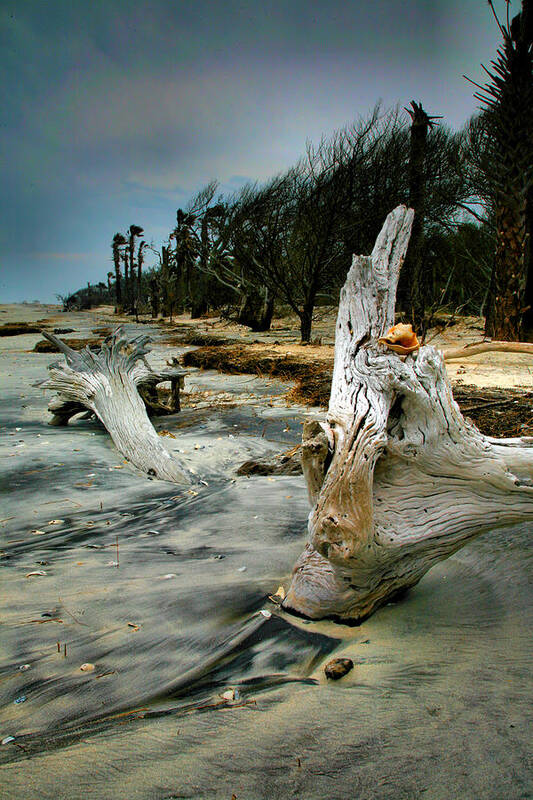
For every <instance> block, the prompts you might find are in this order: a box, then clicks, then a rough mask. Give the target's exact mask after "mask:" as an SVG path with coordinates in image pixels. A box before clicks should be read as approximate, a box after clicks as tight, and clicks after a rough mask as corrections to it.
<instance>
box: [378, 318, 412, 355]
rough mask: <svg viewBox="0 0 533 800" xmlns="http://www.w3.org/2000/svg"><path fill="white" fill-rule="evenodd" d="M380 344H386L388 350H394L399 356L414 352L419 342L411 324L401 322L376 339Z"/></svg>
mask: <svg viewBox="0 0 533 800" xmlns="http://www.w3.org/2000/svg"><path fill="white" fill-rule="evenodd" d="M378 341H379V343H380V344H384V345H386V346H387V347H388V348H389V350H394V352H395V353H399V355H401V356H406V355H407V354H408V353H414V351H415V350H418V348H419V347H420V342H419V341H418V339H417V338H416V333H415V332H414V330H413V326H412V325H411V324H408V325H406V324H404V323H403V322H400V323H398V325H393V326H392V328H390V329H389V330H388V331H387V333H386V334H385V336H383V337H382V338H381V339H379V340H378Z"/></svg>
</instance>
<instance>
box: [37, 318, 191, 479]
mask: <svg viewBox="0 0 533 800" xmlns="http://www.w3.org/2000/svg"><path fill="white" fill-rule="evenodd" d="M43 335H44V336H46V338H47V339H50V341H53V342H54V344H56V345H57V346H58V347H59V349H60V350H61V352H62V353H63V354H64V356H65V359H66V363H65V364H62V363H59V362H57V363H54V364H51V365H50V366H49V368H48V369H49V372H50V377H49V379H48V380H47V381H45V382H44V383H43V384H42V388H45V389H52V390H55V391H56V392H58V395H59V397H58V398H54V400H52V401H51V403H50V405H49V409H50V410H51V411H52V413H53V414H54V418H53V420H52V424H56V425H58V424H59V425H65V424H67V423H68V420H69V418H70V417H72V416H73V415H74V414H77V413H79V412H80V411H87V413H89V414H90V413H94V414H95V415H96V416H97V417H98V418H99V419H100V420H101V422H102V423H103V425H104V426H105V427H106V428H107V430H108V431H109V433H110V435H111V438H112V439H113V442H114V443H115V446H116V448H117V450H119V452H120V453H122V454H123V455H124V456H125V457H126V458H127V459H128V460H129V461H131V462H132V464H134V465H135V466H136V467H138V468H139V469H141V470H142V471H143V472H146V473H148V474H149V475H152V476H154V477H157V478H160V479H161V480H168V481H171V482H172V483H184V484H188V483H190V479H189V477H188V475H187V473H186V470H185V468H184V467H183V466H181V465H180V464H179V463H178V462H177V461H176V460H175V459H174V458H173V457H172V456H171V454H170V453H169V452H168V450H166V448H165V447H164V446H163V444H162V443H161V440H160V438H159V437H158V435H157V433H156V431H155V430H154V427H153V425H152V423H151V422H150V420H149V418H148V414H147V411H146V407H147V406H148V407H150V408H151V409H152V410H158V408H163V409H164V410H166V411H167V412H168V411H171V410H178V409H176V408H174V409H171V408H169V407H165V406H162V405H161V404H160V403H158V401H157V398H156V396H154V389H155V386H156V385H157V384H158V383H161V382H162V381H165V380H169V381H171V384H172V391H171V404H172V403H173V404H174V406H175V405H176V404H179V386H180V382H181V381H182V374H183V373H182V371H181V370H176V369H171V370H169V371H168V373H165V372H162V373H154V372H153V371H152V369H151V367H150V366H149V364H148V362H147V361H146V358H145V356H146V354H147V353H148V352H149V349H148V347H147V344H148V342H149V341H150V337H149V336H139V337H137V338H136V339H133V340H132V341H128V340H127V339H126V338H125V337H124V336H123V334H122V331H121V330H120V329H117V331H116V332H115V334H114V335H113V336H111V337H109V339H107V340H106V341H105V342H104V343H103V345H102V348H101V349H100V350H99V351H98V352H94V351H92V350H90V349H89V348H85V350H82V351H80V352H76V351H75V350H72V349H71V348H70V347H68V345H66V344H65V343H64V342H62V341H61V340H60V339H58V338H57V337H56V336H53V335H52V334H49V333H45V332H44V331H43ZM140 392H141V393H140ZM141 394H142V396H141Z"/></svg>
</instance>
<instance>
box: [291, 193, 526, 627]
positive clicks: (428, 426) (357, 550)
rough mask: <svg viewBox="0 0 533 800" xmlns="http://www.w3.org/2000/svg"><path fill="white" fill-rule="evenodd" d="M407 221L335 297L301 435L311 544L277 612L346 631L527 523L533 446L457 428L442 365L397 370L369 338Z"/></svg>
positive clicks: (384, 325) (422, 355) (421, 360)
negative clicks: (315, 409) (318, 397)
mask: <svg viewBox="0 0 533 800" xmlns="http://www.w3.org/2000/svg"><path fill="white" fill-rule="evenodd" d="M412 218H413V212H412V211H411V210H408V209H406V208H405V207H403V206H400V207H399V208H397V209H395V211H393V212H392V213H391V214H389V216H388V217H387V220H386V222H385V225H384V227H383V229H382V231H381V233H380V235H379V237H378V239H377V241H376V244H375V247H374V250H373V252H372V255H371V256H357V257H354V260H353V264H352V267H351V269H350V272H349V273H348V277H347V279H346V283H345V285H344V288H343V290H342V293H341V300H340V306H339V314H338V319H337V328H336V342H335V364H334V369H333V382H332V389H331V399H330V403H329V410H328V414H327V420H326V422H325V423H324V424H322V425H321V429H319V428H318V427H317V425H316V423H315V424H314V426H313V424H311V425H310V426H309V427H308V429H307V430H304V441H303V455H302V463H303V467H304V474H305V477H306V480H307V485H308V490H309V495H310V498H311V499H312V501H314V502H315V505H314V508H313V510H312V511H311V514H310V516H309V543H308V544H307V547H306V548H305V550H304V552H303V553H302V555H301V557H300V558H299V560H298V561H297V563H296V565H295V568H294V571H293V575H292V580H291V584H290V587H289V590H288V592H287V595H286V598H285V600H284V601H283V607H284V608H285V609H287V610H290V611H293V612H296V613H298V614H301V615H303V616H306V617H310V618H313V619H318V618H324V617H333V618H339V619H342V620H345V621H358V620H361V619H363V618H364V617H366V616H368V614H370V613H371V612H372V611H374V610H375V609H376V608H377V607H378V606H380V605H382V604H383V603H385V602H387V601H388V600H389V599H390V598H392V597H394V596H395V595H398V594H399V593H401V592H403V591H404V590H406V589H408V588H409V587H411V586H413V585H414V584H416V583H417V582H418V581H419V580H420V579H421V578H422V576H423V575H424V574H425V573H426V572H427V571H428V570H429V569H430V568H431V567H432V566H433V565H434V564H435V563H437V562H439V561H441V560H442V559H445V558H447V557H448V556H450V555H451V554H452V553H454V552H455V551H456V550H458V549H459V548H460V547H462V546H463V545H464V544H466V542H468V541H469V540H470V539H472V538H473V537H474V536H477V535H478V534H480V533H482V532H484V531H490V530H492V529H494V528H496V527H501V526H503V525H509V524H511V523H515V522H518V521H519V520H524V519H533V444H532V443H531V442H527V441H526V440H502V441H498V440H494V439H489V438H487V437H485V436H483V435H482V434H481V433H480V432H479V431H478V430H477V428H476V427H475V426H474V425H473V424H472V423H470V422H468V421H467V420H465V419H463V417H462V415H461V413H460V411H459V407H458V406H457V404H456V403H455V401H454V400H453V396H452V390H451V387H450V384H449V381H448V378H447V375H446V369H445V366H444V361H443V358H442V355H441V354H440V353H439V352H438V351H437V350H435V349H434V348H433V347H422V348H421V349H420V350H419V351H418V352H417V353H413V354H412V355H408V356H407V357H405V358H402V357H400V356H398V355H397V354H396V353H393V352H391V351H390V350H387V349H386V347H385V346H384V345H381V344H379V343H378V339H379V338H380V337H382V336H383V335H384V334H385V332H386V331H387V330H388V329H389V328H390V327H391V326H392V325H393V324H394V305H395V296H396V286H397V282H398V276H399V271H400V267H401V263H402V261H403V258H404V256H405V253H406V250H407V245H408V242H409V235H410V230H411V224H412Z"/></svg>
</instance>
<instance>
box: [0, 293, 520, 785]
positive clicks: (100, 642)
mask: <svg viewBox="0 0 533 800" xmlns="http://www.w3.org/2000/svg"><path fill="white" fill-rule="evenodd" d="M111 311H112V310H111V309H107V308H104V309H98V310H93V311H92V312H84V313H81V312H79V313H78V312H72V313H68V314H64V313H62V312H60V310H59V308H58V307H53V306H40V305H31V304H30V305H26V304H24V305H18V306H5V305H4V306H0V324H2V323H7V322H14V321H19V322H28V323H31V324H34V323H35V324H37V325H43V326H46V329H47V330H54V329H59V328H72V329H73V332H71V333H68V334H64V335H65V336H72V337H78V338H89V337H92V336H94V335H95V334H94V330H95V329H98V328H100V327H105V326H110V325H111V326H114V325H115V324H116V322H117V320H116V317H114V316H113V315H112V313H111ZM124 325H125V328H126V331H127V333H128V334H130V335H135V334H138V333H139V332H147V333H150V334H151V335H152V337H153V351H152V353H150V355H149V357H148V358H149V361H150V363H151V364H152V365H153V366H154V367H158V366H162V365H164V364H165V362H166V361H167V360H168V359H169V358H173V357H178V358H180V357H182V356H183V354H184V353H185V352H187V351H190V350H192V349H193V348H194V345H189V344H181V345H180V344H169V341H168V340H169V338H171V337H172V336H176V335H180V336H182V335H183V334H184V333H186V330H187V328H190V327H191V325H192V323H191V322H190V321H187V320H186V319H185V318H177V319H175V320H174V326H173V327H171V326H170V325H168V324H166V325H161V324H160V325H158V326H156V325H154V324H152V323H150V321H149V320H146V321H145V322H144V324H141V323H139V324H137V323H135V322H132V321H131V319H128V320H124ZM476 325H478V327H476ZM194 330H195V331H196V332H202V333H204V334H205V335H209V336H214V335H219V336H224V337H226V338H228V339H230V340H232V341H233V342H240V343H244V344H246V345H247V346H251V347H255V348H257V349H259V350H260V349H261V348H263V349H264V348H265V347H269V348H274V349H276V350H277V351H278V352H280V353H282V354H283V353H288V354H290V355H294V354H296V355H298V356H299V357H302V358H303V357H304V356H305V358H306V359H308V360H310V361H313V362H315V363H321V361H324V363H326V362H328V360H330V359H331V357H332V343H333V334H334V315H333V314H332V313H329V312H326V311H324V313H323V314H319V315H318V319H317V323H316V329H315V332H314V337H315V339H316V340H319V342H320V343H318V341H317V343H316V344H315V345H310V346H306V347H302V346H301V345H300V344H299V342H298V337H297V333H296V330H295V328H294V324H293V321H292V320H290V319H281V320H276V323H275V326H274V328H273V330H272V331H271V332H269V333H268V334H251V333H250V332H249V331H246V330H245V329H241V328H239V326H235V325H229V324H228V323H227V322H225V321H224V320H220V319H215V318H210V319H205V320H200V321H195V322H194ZM435 333H436V332H435ZM477 338H481V331H480V330H479V322H476V320H474V319H469V320H461V321H460V322H458V323H457V324H456V325H453V326H450V327H448V328H445V329H444V330H443V331H442V332H441V333H439V334H438V335H435V338H434V340H433V341H431V344H435V345H436V346H438V347H444V346H454V345H458V344H461V343H466V342H468V341H473V340H475V339H477ZM40 339H41V336H40V334H39V333H27V334H24V335H18V336H5V337H0V360H1V364H2V391H1V395H0V414H1V422H0V426H1V430H0V433H1V444H0V452H1V454H2V514H1V520H0V556H1V560H0V568H1V585H2V593H1V597H2V599H1V614H0V616H1V628H0V740H2V742H3V744H2V745H1V746H0V796H1V797H5V798H19V797H20V798H30V799H31V798H54V800H57V798H73V799H74V800H76V799H77V798H80V800H81V798H87V797H94V798H109V799H110V800H111V798H122V797H124V798H126V797H127V798H146V800H148V799H152V798H161V799H163V798H166V800H171V798H178V797H188V798H189V797H190V798H226V799H227V800H231V798H232V797H235V798H236V800H245V799H246V800H250V799H252V800H255V798H258V799H259V798H261V799H263V798H264V800H270V799H271V798H274V797H287V798H299V799H300V798H317V799H318V798H326V797H327V798H332V799H334V800H344V799H345V798H346V800H347V798H352V797H357V798H361V799H364V800H389V798H391V797H394V798H398V800H415V799H418V798H424V800H428V798H431V800H441V799H442V800H445V799H447V798H451V797H465V798H467V797H468V798H470V797H471V798H479V799H480V800H482V799H484V798H486V799H487V800H498V799H499V798H502V799H503V798H506V799H509V800H519V799H520V800H521V799H522V798H527V797H530V796H531V795H532V793H533V781H532V778H531V747H530V743H531V738H532V733H533V731H532V728H531V713H530V698H531V693H532V689H533V673H532V668H531V664H532V655H533V653H532V644H531V642H532V634H533V603H532V599H533V597H532V588H531V568H532V566H533V543H532V539H531V526H528V525H521V526H517V527H514V528H510V529H506V530H503V531H498V532H497V533H488V534H485V535H483V536H482V537H480V538H479V539H477V540H475V541H473V542H472V543H471V544H469V545H467V546H466V547H464V548H463V549H462V550H460V551H459V552H458V553H456V554H455V555H454V556H452V557H451V558H450V559H448V560H447V561H445V562H443V563H442V564H440V565H439V566H438V567H435V568H434V569H432V570H431V571H430V572H429V573H428V574H427V575H426V577H425V578H424V579H423V580H422V581H421V582H420V583H419V584H418V585H417V586H416V587H415V588H414V589H413V590H411V592H410V593H409V594H408V596H407V597H406V598H405V599H404V600H402V601H401V602H398V603H394V604H389V605H387V606H385V607H384V608H382V609H380V610H379V611H378V612H377V613H376V614H374V615H373V616H372V617H370V618H369V619H368V620H366V621H365V622H363V623H362V624H361V625H359V626H357V627H348V626H346V625H339V624H335V623H333V622H317V623H314V622H313V623H311V622H306V621H305V620H301V619H297V618H294V617H292V616H290V615H288V614H286V613H284V612H282V611H280V609H279V608H278V606H277V605H276V604H275V603H273V602H272V601H271V600H269V595H273V594H274V592H275V591H276V589H277V588H278V586H280V585H285V586H286V585H287V582H288V578H289V576H290V572H291V569H292V566H293V564H294V561H295V559H296V557H297V556H298V555H299V553H300V552H301V549H302V545H303V543H304V541H305V537H306V520H307V516H308V514H309V510H310V509H309V503H308V499H307V492H306V489H305V484H304V480H303V478H302V476H301V475H270V476H266V475H265V476H253V477H245V476H238V475H237V474H236V470H237V469H238V467H239V466H240V465H241V464H242V463H243V462H245V461H247V460H250V459H269V458H274V457H275V455H276V454H278V453H280V452H282V451H286V450H289V449H291V448H294V447H295V446H296V445H297V444H298V443H299V441H300V439H301V428H302V425H303V422H304V421H305V420H307V419H310V418H317V419H320V418H321V416H323V414H324V411H323V409H321V408H318V407H309V406H306V405H304V404H303V403H295V402H292V401H291V400H290V398H288V394H289V393H290V392H291V390H292V388H293V384H292V383H291V382H290V381H287V380H283V379H281V378H276V377H271V376H268V375H264V376H263V377H259V376H257V375H249V374H248V375H238V374H232V375H227V374H221V373H219V372H217V371H215V370H199V369H195V368H191V369H190V370H189V371H188V374H187V376H186V381H185V389H184V393H183V397H182V399H183V405H182V411H181V412H180V413H179V414H174V415H171V416H167V417H159V418H157V417H156V418H154V420H153V422H154V426H155V428H156V430H157V431H158V432H160V433H161V434H162V439H163V440H164V443H165V445H166V446H167V448H168V449H169V450H170V451H171V452H176V453H179V457H180V458H181V459H183V460H184V462H185V463H186V465H187V467H188V468H189V469H190V470H191V471H192V474H193V475H195V477H196V479H197V480H196V482H195V485H194V487H192V488H191V489H187V488H183V487H176V486H175V485H172V484H169V483H165V482H162V481H157V480H151V479H150V478H149V477H147V476H146V475H144V474H142V473H140V472H139V471H138V470H136V469H135V468H134V467H132V466H131V464H128V463H125V462H124V459H123V458H122V457H121V456H120V454H119V453H118V452H117V451H116V450H115V449H114V447H113V444H112V442H111V439H110V437H109V435H108V434H107V432H106V431H105V430H104V429H103V428H102V427H101V426H100V425H98V424H97V422H95V421H94V420H81V421H80V420H76V421H74V422H72V423H71V424H70V425H69V426H68V427H63V428H62V427H59V428H57V427H50V426H49V424H48V422H49V418H50V414H49V412H48V411H47V403H48V400H49V399H50V397H49V395H50V393H49V392H48V393H47V392H45V391H43V390H42V389H40V388H38V387H36V386H35V384H36V383H37V382H38V381H40V380H43V379H45V378H46V372H47V370H46V368H47V365H48V364H50V363H51V362H52V361H54V360H58V359H59V356H58V355H57V354H51V353H39V352H33V348H34V346H35V344H36V342H37V341H39V340H40ZM254 342H256V343H255V344H254ZM276 343H277V344H276ZM532 369H533V361H532V359H531V358H530V357H529V356H524V355H514V354H513V355H511V356H510V355H507V354H501V353H491V354H484V355H480V356H475V357H472V358H469V359H465V360H464V361H457V362H453V363H451V364H450V365H449V374H450V378H451V379H452V380H454V381H462V382H463V383H464V385H469V386H475V387H477V388H480V389H484V388H486V389H491V388H492V389H495V388H497V389H503V390H507V389H512V388H521V389H525V390H530V389H531V375H532ZM455 385H456V387H457V388H458V390H459V389H460V387H461V383H456V384H455ZM502 413H503V414H505V408H504V409H503V410H502ZM524 424H529V420H528V419H526V418H524ZM333 656H339V657H349V658H351V659H352V660H353V662H354V665H355V666H354V669H353V670H352V671H351V672H350V673H349V674H348V675H347V676H346V677H345V678H343V679H342V680H341V681H339V682H337V683H334V682H331V681H330V682H328V681H327V679H326V677H325V676H324V665H325V663H326V662H327V661H328V660H329V659H330V658H331V657H333ZM82 665H84V666H85V665H89V668H87V669H81V667H82Z"/></svg>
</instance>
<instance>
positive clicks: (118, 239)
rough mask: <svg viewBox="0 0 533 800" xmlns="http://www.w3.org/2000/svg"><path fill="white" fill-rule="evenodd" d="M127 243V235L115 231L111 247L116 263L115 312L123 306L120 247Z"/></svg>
mask: <svg viewBox="0 0 533 800" xmlns="http://www.w3.org/2000/svg"><path fill="white" fill-rule="evenodd" d="M125 244H126V237H125V236H123V234H122V233H115V235H114V236H113V243H112V245H111V248H112V250H113V263H114V265H115V301H116V305H115V314H116V313H118V311H120V309H121V307H122V289H121V285H120V281H121V275H120V257H121V250H120V248H121V247H122V246H123V245H125Z"/></svg>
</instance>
